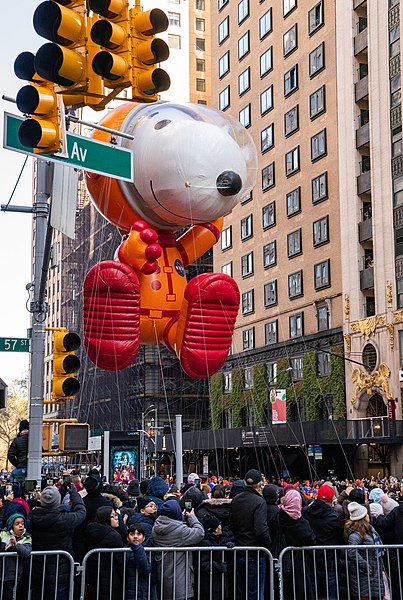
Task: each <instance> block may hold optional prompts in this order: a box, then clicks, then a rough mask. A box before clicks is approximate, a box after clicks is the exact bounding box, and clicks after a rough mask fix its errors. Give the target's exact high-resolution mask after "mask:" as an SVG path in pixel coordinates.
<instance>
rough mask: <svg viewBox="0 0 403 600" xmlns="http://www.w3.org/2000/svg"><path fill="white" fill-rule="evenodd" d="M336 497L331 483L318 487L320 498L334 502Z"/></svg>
mask: <svg viewBox="0 0 403 600" xmlns="http://www.w3.org/2000/svg"><path fill="white" fill-rule="evenodd" d="M333 498H334V491H333V488H331V487H330V485H321V486H320V488H319V489H318V499H319V500H325V501H326V502H332V500H333Z"/></svg>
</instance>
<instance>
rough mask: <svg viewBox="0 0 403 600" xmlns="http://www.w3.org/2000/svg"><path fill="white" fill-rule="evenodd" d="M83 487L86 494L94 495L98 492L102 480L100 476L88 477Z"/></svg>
mask: <svg viewBox="0 0 403 600" xmlns="http://www.w3.org/2000/svg"><path fill="white" fill-rule="evenodd" d="M84 487H85V489H86V491H87V493H88V494H90V495H91V494H95V493H97V492H98V491H100V489H101V487H102V479H101V476H100V475H95V473H94V474H93V475H88V477H87V478H86V480H85V481H84Z"/></svg>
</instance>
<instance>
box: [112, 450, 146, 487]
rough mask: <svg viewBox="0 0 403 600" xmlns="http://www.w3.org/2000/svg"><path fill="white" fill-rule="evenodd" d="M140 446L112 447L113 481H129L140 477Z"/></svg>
mask: <svg viewBox="0 0 403 600" xmlns="http://www.w3.org/2000/svg"><path fill="white" fill-rule="evenodd" d="M138 461H139V455H138V448H137V447H135V446H112V447H111V462H110V465H111V471H112V473H113V478H112V481H113V483H129V481H131V480H132V479H137V478H138V473H139V464H138Z"/></svg>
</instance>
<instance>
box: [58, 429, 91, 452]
mask: <svg viewBox="0 0 403 600" xmlns="http://www.w3.org/2000/svg"><path fill="white" fill-rule="evenodd" d="M89 434H90V426H89V425H88V423H62V424H61V425H60V427H59V450H61V451H62V452H86V451H87V450H88V439H89Z"/></svg>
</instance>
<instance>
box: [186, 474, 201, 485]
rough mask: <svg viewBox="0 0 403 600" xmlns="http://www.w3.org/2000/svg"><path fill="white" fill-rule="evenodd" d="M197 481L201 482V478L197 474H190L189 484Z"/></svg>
mask: <svg viewBox="0 0 403 600" xmlns="http://www.w3.org/2000/svg"><path fill="white" fill-rule="evenodd" d="M196 479H198V480H199V481H200V477H199V476H198V474H197V473H190V474H189V475H188V483H194V482H195V480H196Z"/></svg>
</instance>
